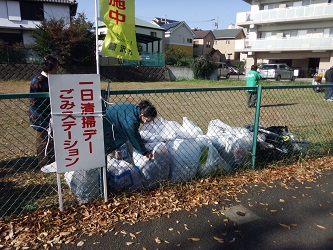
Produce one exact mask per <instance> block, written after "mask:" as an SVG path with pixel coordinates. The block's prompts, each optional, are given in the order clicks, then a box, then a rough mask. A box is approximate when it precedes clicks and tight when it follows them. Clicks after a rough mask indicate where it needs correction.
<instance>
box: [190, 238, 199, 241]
mask: <svg viewBox="0 0 333 250" xmlns="http://www.w3.org/2000/svg"><path fill="white" fill-rule="evenodd" d="M188 239H189V240H192V241H200V239H199V238H188Z"/></svg>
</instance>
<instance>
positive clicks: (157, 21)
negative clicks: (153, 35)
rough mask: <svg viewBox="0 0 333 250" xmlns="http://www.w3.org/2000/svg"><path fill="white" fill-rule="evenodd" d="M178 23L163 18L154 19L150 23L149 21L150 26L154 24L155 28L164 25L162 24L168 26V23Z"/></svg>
mask: <svg viewBox="0 0 333 250" xmlns="http://www.w3.org/2000/svg"><path fill="white" fill-rule="evenodd" d="M177 22H178V21H176V20H171V19H167V18H166V17H165V18H163V17H161V18H159V17H155V18H154V19H153V20H152V21H151V23H152V24H155V25H157V26H161V25H164V24H170V23H177Z"/></svg>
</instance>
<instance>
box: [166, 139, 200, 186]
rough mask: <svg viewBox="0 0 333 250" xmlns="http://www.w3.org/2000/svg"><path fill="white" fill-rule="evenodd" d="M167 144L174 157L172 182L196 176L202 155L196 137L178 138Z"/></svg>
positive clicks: (171, 172) (171, 174) (171, 171)
mask: <svg viewBox="0 0 333 250" xmlns="http://www.w3.org/2000/svg"><path fill="white" fill-rule="evenodd" d="M166 144H167V148H168V151H169V153H170V155H171V158H172V165H171V170H170V180H171V182H182V181H189V180H191V179H192V178H194V177H195V175H196V174H197V170H198V167H199V161H200V155H201V149H200V146H199V145H198V143H197V142H196V141H195V139H191V138H189V139H176V140H173V141H168V142H167V143H166Z"/></svg>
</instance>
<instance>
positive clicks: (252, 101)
mask: <svg viewBox="0 0 333 250" xmlns="http://www.w3.org/2000/svg"><path fill="white" fill-rule="evenodd" d="M246 97H247V107H249V108H251V107H255V105H256V102H257V92H249V91H248V92H246Z"/></svg>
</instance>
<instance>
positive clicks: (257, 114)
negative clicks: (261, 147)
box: [251, 85, 262, 170]
mask: <svg viewBox="0 0 333 250" xmlns="http://www.w3.org/2000/svg"><path fill="white" fill-rule="evenodd" d="M261 93H262V86H261V85H259V86H258V87H257V103H256V112H255V117H254V127H253V144H252V162H251V168H252V170H254V167H255V164H256V152H257V136H258V128H259V117H260V105H261Z"/></svg>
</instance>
